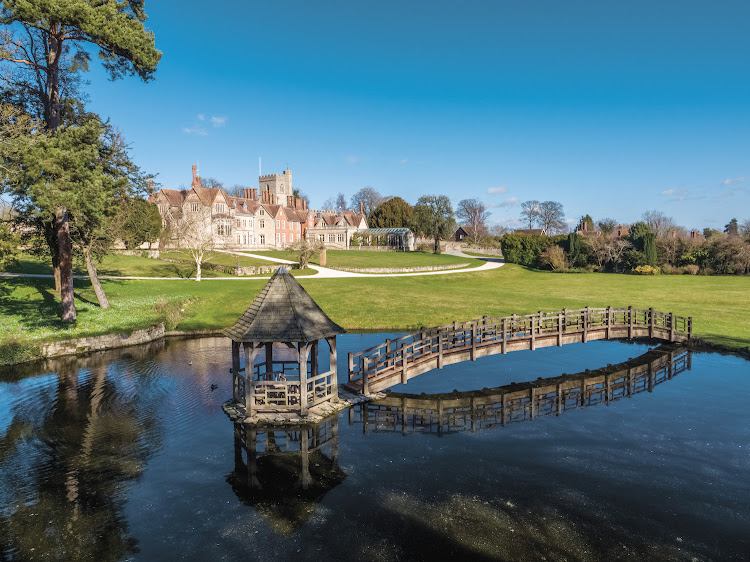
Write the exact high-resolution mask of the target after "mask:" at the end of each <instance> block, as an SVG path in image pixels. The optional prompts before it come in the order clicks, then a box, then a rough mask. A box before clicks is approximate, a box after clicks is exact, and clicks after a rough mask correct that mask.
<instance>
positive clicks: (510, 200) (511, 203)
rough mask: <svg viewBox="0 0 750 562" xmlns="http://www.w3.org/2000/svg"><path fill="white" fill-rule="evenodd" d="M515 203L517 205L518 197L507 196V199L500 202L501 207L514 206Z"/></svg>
mask: <svg viewBox="0 0 750 562" xmlns="http://www.w3.org/2000/svg"><path fill="white" fill-rule="evenodd" d="M516 205H518V197H508V199H506V200H505V201H503V202H502V203H500V206H501V207H515V206H516Z"/></svg>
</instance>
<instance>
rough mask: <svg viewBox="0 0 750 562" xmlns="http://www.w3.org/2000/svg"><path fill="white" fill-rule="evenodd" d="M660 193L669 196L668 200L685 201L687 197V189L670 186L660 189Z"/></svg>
mask: <svg viewBox="0 0 750 562" xmlns="http://www.w3.org/2000/svg"><path fill="white" fill-rule="evenodd" d="M661 195H664V196H665V197H669V198H670V199H669V200H670V201H685V200H686V199H687V198H688V190H687V189H675V188H672V189H667V190H665V191H662V192H661Z"/></svg>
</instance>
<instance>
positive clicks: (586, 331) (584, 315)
mask: <svg viewBox="0 0 750 562" xmlns="http://www.w3.org/2000/svg"><path fill="white" fill-rule="evenodd" d="M581 312H582V314H581V318H582V320H583V337H582V338H581V339H582V340H583V343H586V342H588V341H589V307H588V306H587V307H586V308H584V309H583V310H582V311H581Z"/></svg>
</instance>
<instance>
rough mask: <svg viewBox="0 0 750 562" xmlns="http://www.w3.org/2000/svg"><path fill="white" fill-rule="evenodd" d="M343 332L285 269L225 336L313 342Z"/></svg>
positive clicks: (257, 340)
mask: <svg viewBox="0 0 750 562" xmlns="http://www.w3.org/2000/svg"><path fill="white" fill-rule="evenodd" d="M344 332H346V330H344V329H343V328H342V327H341V326H339V325H338V324H336V323H335V322H334V321H333V320H331V319H330V318H328V316H326V313H325V312H323V311H322V310H321V309H320V307H319V306H318V305H317V304H316V303H315V301H314V300H313V299H312V297H311V296H310V295H308V294H307V291H305V290H304V289H303V288H302V285H300V284H299V282H298V281H297V280H296V279H295V278H294V277H292V275H291V274H290V273H289V271H288V270H287V269H286V268H285V267H280V268H279V269H278V270H277V271H276V273H274V275H273V277H271V279H270V280H269V281H268V283H266V286H265V287H263V290H262V291H261V292H260V294H259V295H258V296H257V297H255V300H254V301H253V302H252V304H251V305H250V306H249V307H248V308H247V310H246V311H245V313H244V314H243V315H242V316H240V318H239V320H237V322H235V323H234V325H233V326H232V327H231V328H228V329H226V330H224V335H225V336H227V337H228V338H231V339H232V340H233V341H236V342H260V343H271V342H305V343H309V342H313V341H317V340H320V339H323V338H330V337H332V336H335V335H337V334H343V333H344Z"/></svg>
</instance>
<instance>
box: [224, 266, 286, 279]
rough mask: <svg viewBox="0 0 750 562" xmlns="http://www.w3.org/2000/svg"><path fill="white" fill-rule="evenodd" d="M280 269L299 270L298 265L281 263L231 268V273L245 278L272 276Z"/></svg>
mask: <svg viewBox="0 0 750 562" xmlns="http://www.w3.org/2000/svg"><path fill="white" fill-rule="evenodd" d="M280 267H286V268H287V269H299V264H298V263H281V264H276V265H250V266H247V267H233V268H231V269H232V273H233V274H234V275H237V276H238V277H247V276H250V275H269V274H270V275H273V274H274V273H276V270H277V269H279V268H280Z"/></svg>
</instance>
